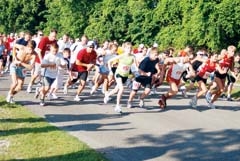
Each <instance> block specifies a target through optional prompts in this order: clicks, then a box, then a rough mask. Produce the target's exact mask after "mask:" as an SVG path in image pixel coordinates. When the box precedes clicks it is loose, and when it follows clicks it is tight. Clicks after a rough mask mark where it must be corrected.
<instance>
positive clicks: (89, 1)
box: [0, 0, 240, 50]
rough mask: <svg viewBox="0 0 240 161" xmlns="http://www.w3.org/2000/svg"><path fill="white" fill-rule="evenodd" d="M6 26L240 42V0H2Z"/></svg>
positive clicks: (1, 25)
mask: <svg viewBox="0 0 240 161" xmlns="http://www.w3.org/2000/svg"><path fill="white" fill-rule="evenodd" d="M0 10H1V14H0V31H1V32H6V33H9V32H18V31H20V30H30V31H32V32H36V30H37V29H42V30H44V31H45V32H46V33H47V32H48V31H49V30H50V29H51V28H55V29H57V30H58V31H59V35H60V36H61V35H62V34H64V33H69V34H70V35H71V36H72V37H75V38H76V37H79V36H80V35H82V34H87V35H88V36H89V37H90V38H96V39H99V40H100V41H104V40H106V39H108V40H118V41H120V42H122V41H131V42H133V43H136V44H139V43H145V44H149V45H151V44H153V42H157V43H158V44H159V46H160V48H166V47H169V46H173V47H176V48H182V47H184V46H185V45H186V44H193V45H195V46H205V47H208V48H209V49H212V50H219V49H221V48H224V47H226V46H227V45H229V44H233V45H236V46H238V47H240V21H239V19H240V14H239V13H240V1H239V0H191V1H190V0H148V1H144V0H102V1H99V0H81V1H79V0H65V1H62V0H32V1H27V0H19V1H14V0H1V1H0Z"/></svg>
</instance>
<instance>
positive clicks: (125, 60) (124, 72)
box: [116, 55, 134, 77]
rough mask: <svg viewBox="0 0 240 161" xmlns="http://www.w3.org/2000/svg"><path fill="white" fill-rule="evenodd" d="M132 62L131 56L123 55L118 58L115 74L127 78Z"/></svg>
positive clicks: (132, 57)
mask: <svg viewBox="0 0 240 161" xmlns="http://www.w3.org/2000/svg"><path fill="white" fill-rule="evenodd" d="M133 62H134V56H133V55H126V56H125V55H124V56H122V57H120V58H119V62H118V66H117V70H116V73H117V74H120V75H121V76H123V77H127V76H128V75H129V73H130V69H131V65H132V64H133Z"/></svg>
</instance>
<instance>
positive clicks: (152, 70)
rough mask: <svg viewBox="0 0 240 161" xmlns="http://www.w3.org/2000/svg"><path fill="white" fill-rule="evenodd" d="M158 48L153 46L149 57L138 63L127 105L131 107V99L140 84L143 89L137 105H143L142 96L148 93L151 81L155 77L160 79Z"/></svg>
mask: <svg viewBox="0 0 240 161" xmlns="http://www.w3.org/2000/svg"><path fill="white" fill-rule="evenodd" d="M158 54H159V53H158V48H156V47H153V48H152V49H151V51H150V54H149V57H146V58H145V59H143V60H142V61H141V63H140V65H139V73H140V75H139V76H138V77H136V78H135V80H134V81H133V87H132V91H131V93H130V95H129V99H128V104H127V107H128V108H131V107H132V100H133V98H134V96H135V95H136V93H137V91H138V90H139V89H140V87H141V85H142V86H143V87H144V91H143V93H142V94H141V96H140V101H139V107H140V108H142V107H144V98H145V97H146V96H148V95H149V93H150V92H151V88H152V85H153V82H154V81H155V80H156V79H160V73H161V71H160V68H159V65H158V63H159V59H158Z"/></svg>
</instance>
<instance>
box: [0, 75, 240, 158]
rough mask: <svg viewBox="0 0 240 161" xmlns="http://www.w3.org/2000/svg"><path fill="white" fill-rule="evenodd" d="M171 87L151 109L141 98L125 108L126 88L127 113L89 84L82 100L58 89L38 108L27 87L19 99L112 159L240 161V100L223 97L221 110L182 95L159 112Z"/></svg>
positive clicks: (3, 84) (1, 83)
mask: <svg viewBox="0 0 240 161" xmlns="http://www.w3.org/2000/svg"><path fill="white" fill-rule="evenodd" d="M28 80H29V78H27V79H26V82H28ZM9 85H10V78H9V77H7V76H5V77H0V95H2V96H5V95H6V94H7V90H8V87H9ZM24 88H25V89H26V85H25V86H24ZM166 90H167V87H160V88H159V89H158V92H157V94H156V95H151V96H149V97H148V98H147V99H146V100H145V103H146V108H138V107H137V105H138V99H137V98H136V99H135V101H134V104H135V105H136V106H135V108H132V109H128V108H126V102H127V98H128V94H129V90H126V91H125V92H124V96H123V100H122V107H123V112H124V113H123V114H122V115H120V114H118V113H116V112H114V103H115V101H114V99H113V101H110V102H109V103H108V104H107V105H105V104H103V95H102V94H101V92H100V91H99V92H98V93H96V94H95V95H93V96H90V95H89V88H88V87H87V88H86V90H84V91H83V93H82V95H81V97H82V98H83V99H84V100H83V101H81V102H75V101H73V98H74V94H75V91H76V89H70V90H69V91H70V92H69V94H68V95H64V94H63V93H62V92H61V91H59V93H58V95H59V96H60V99H58V100H55V101H47V103H48V105H47V106H45V107H41V106H39V100H36V99H34V93H32V94H28V93H26V92H25V90H23V91H21V92H20V93H18V94H17V95H16V96H15V101H16V102H17V103H20V104H22V105H24V106H25V107H26V108H27V109H29V110H30V111H32V112H33V113H35V114H36V115H38V116H40V117H43V118H45V119H46V120H47V121H48V122H49V123H51V124H52V125H54V126H57V127H59V128H60V129H62V130H65V131H67V132H68V133H69V134H71V135H73V136H75V137H77V138H79V140H81V141H83V142H85V143H87V144H88V145H89V146H90V147H92V148H94V149H96V150H97V151H99V152H101V153H103V154H104V155H105V156H106V157H107V158H109V159H110V160H111V161H145V160H154V161H237V160H240V102H227V101H224V100H218V101H217V102H216V106H217V109H210V108H208V107H207V104H206V102H205V100H204V98H202V99H200V100H199V102H198V105H199V107H198V108H197V109H192V108H191V107H190V106H189V105H188V102H189V100H190V99H189V98H183V97H182V96H181V94H180V93H179V95H177V96H176V97H174V98H172V99H170V100H168V107H167V109H166V110H160V109H159V108H158V105H157V101H158V98H159V95H160V94H161V93H163V92H165V91H166ZM189 95H193V93H189ZM114 98H116V97H114Z"/></svg>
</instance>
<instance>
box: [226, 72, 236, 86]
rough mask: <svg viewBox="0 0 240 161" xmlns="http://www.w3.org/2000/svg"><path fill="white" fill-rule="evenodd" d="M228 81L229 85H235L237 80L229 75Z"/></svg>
mask: <svg viewBox="0 0 240 161" xmlns="http://www.w3.org/2000/svg"><path fill="white" fill-rule="evenodd" d="M227 80H228V82H227V85H229V84H230V83H235V82H236V79H235V78H234V77H233V76H231V75H229V74H228V75H227Z"/></svg>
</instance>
